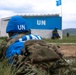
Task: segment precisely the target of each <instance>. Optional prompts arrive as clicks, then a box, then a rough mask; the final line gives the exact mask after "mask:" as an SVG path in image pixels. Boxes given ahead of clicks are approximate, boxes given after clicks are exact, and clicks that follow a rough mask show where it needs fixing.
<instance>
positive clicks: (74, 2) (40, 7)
mask: <svg viewBox="0 0 76 75" xmlns="http://www.w3.org/2000/svg"><path fill="white" fill-rule="evenodd" d="M24 14H27V15H29V14H60V15H61V16H62V29H66V28H76V0H62V5H60V6H58V7H57V6H56V0H0V19H1V18H5V17H10V16H13V15H24Z"/></svg>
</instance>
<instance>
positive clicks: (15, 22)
mask: <svg viewBox="0 0 76 75" xmlns="http://www.w3.org/2000/svg"><path fill="white" fill-rule="evenodd" d="M25 31H29V28H28V26H27V25H26V22H25V19H24V18H23V17H21V16H13V17H11V18H10V20H9V22H8V24H7V27H6V33H9V32H25Z"/></svg>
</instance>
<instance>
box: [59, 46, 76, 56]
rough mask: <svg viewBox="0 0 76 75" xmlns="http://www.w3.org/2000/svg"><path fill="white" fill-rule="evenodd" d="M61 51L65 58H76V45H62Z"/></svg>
mask: <svg viewBox="0 0 76 75" xmlns="http://www.w3.org/2000/svg"><path fill="white" fill-rule="evenodd" d="M60 50H61V52H62V53H63V54H64V57H76V45H61V46H60Z"/></svg>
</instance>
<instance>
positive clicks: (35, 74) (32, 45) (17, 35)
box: [6, 16, 62, 75]
mask: <svg viewBox="0 0 76 75" xmlns="http://www.w3.org/2000/svg"><path fill="white" fill-rule="evenodd" d="M6 33H8V35H9V39H8V43H7V45H6V47H7V50H6V58H8V62H9V63H12V64H13V65H12V66H13V67H15V68H16V71H15V74H16V75H52V73H53V72H54V71H55V69H56V68H57V67H59V66H58V63H60V62H59V59H60V56H61V57H62V54H61V53H60V51H59V48H58V46H53V45H49V44H47V43H46V42H44V41H43V40H42V37H41V36H38V35H33V34H31V32H30V29H29V28H28V25H27V24H26V21H25V19H24V18H22V17H21V16H13V17H11V18H10V20H9V22H8V25H7V27H6ZM56 62H57V63H56Z"/></svg>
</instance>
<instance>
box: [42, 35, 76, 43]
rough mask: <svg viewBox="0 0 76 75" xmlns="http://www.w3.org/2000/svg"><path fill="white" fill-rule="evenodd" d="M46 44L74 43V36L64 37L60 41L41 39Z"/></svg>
mask: <svg viewBox="0 0 76 75" xmlns="http://www.w3.org/2000/svg"><path fill="white" fill-rule="evenodd" d="M43 40H45V41H46V42H48V43H76V36H70V37H66V36H63V38H62V39H43Z"/></svg>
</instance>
